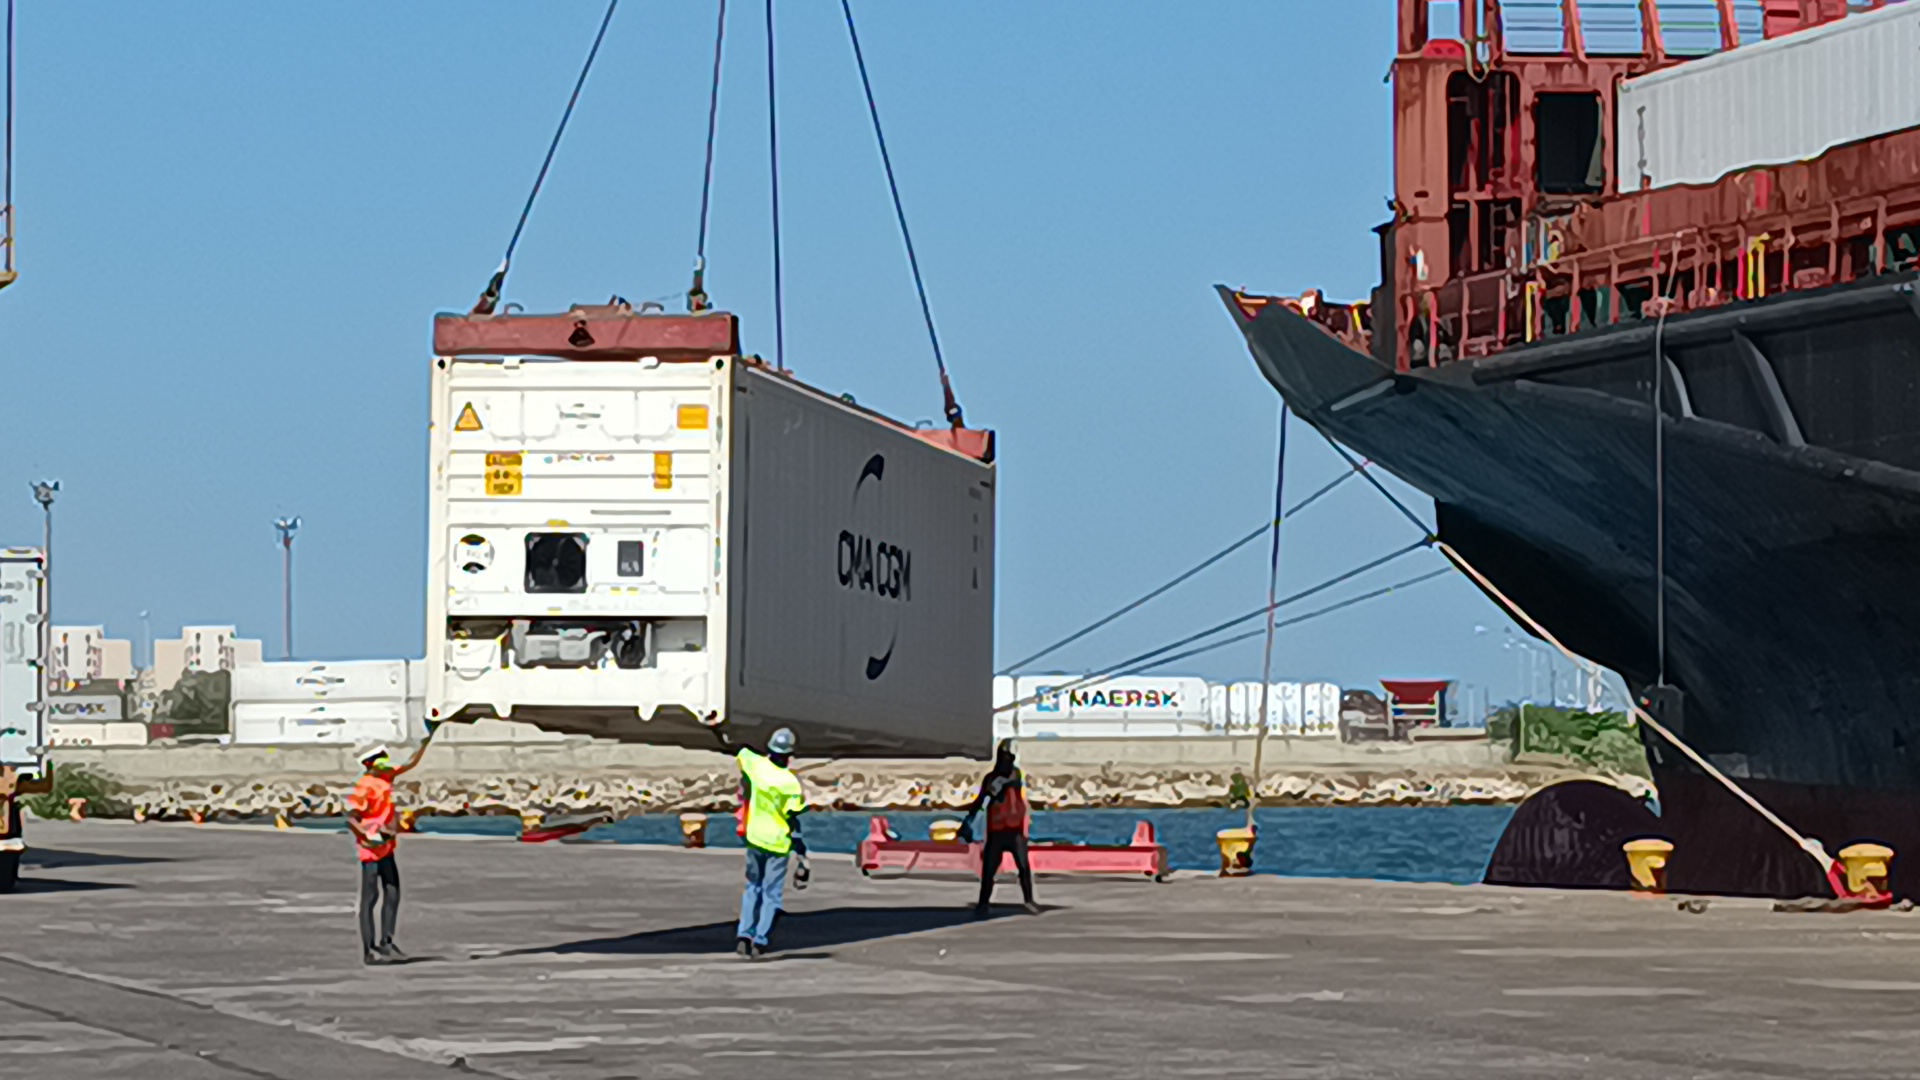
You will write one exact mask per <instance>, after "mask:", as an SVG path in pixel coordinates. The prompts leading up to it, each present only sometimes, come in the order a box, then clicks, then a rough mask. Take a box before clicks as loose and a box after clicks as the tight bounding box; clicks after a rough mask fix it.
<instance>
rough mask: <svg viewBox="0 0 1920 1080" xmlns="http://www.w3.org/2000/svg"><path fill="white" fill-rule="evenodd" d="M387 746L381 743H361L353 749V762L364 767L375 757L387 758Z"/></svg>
mask: <svg viewBox="0 0 1920 1080" xmlns="http://www.w3.org/2000/svg"><path fill="white" fill-rule="evenodd" d="M387 753H388V751H387V744H386V743H383V742H373V741H368V742H363V743H361V744H360V745H358V746H356V747H354V748H353V760H355V761H357V762H359V763H360V764H362V765H365V764H366V763H367V762H369V761H372V760H373V759H374V758H377V757H386V756H387Z"/></svg>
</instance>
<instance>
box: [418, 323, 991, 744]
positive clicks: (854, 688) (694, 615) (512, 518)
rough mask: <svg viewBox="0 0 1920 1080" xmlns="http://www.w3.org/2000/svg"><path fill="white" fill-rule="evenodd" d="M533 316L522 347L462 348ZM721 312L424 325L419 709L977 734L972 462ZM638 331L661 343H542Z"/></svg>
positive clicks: (978, 592)
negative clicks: (812, 378) (817, 378)
mask: <svg viewBox="0 0 1920 1080" xmlns="http://www.w3.org/2000/svg"><path fill="white" fill-rule="evenodd" d="M554 323H558V324H560V325H562V327H563V328H562V330H561V331H560V337H559V338H557V339H555V340H554V342H551V343H549V342H546V340H545V339H541V343H540V344H539V345H538V347H534V348H525V349H519V350H507V349H502V348H498V347H495V346H493V345H486V346H484V347H483V346H480V345H474V344H472V343H473V342H475V341H485V342H494V343H497V342H499V341H501V340H504V338H503V337H502V335H505V336H507V337H511V336H513V335H516V334H519V335H522V336H526V337H528V339H529V340H531V339H532V338H537V337H538V336H539V333H541V332H543V331H541V330H540V328H541V327H544V326H546V325H548V324H554ZM569 323H570V324H572V325H573V326H574V327H575V329H574V331H573V332H572V333H571V335H569V334H568V333H567V331H566V330H565V329H564V327H565V325H567V324H569ZM716 334H717V335H718V336H717V337H716ZM733 334H734V331H733V324H732V317H731V316H726V315H719V314H709V315H701V316H664V315H652V316H649V315H638V316H635V315H631V314H624V313H621V312H609V311H607V310H605V309H576V310H575V311H574V312H570V313H569V314H568V315H567V316H565V317H558V318H557V317H549V316H504V317H500V318H493V319H488V318H480V319H473V318H463V317H450V316H443V317H442V318H441V319H440V320H438V322H437V324H436V348H437V349H439V351H441V352H442V353H443V355H442V356H440V357H438V358H436V360H435V361H434V367H433V379H432V389H431V401H432V411H433V418H432V419H433V422H432V433H431V437H430V453H431V462H430V474H429V489H430V494H429V515H430V523H429V532H428V535H429V545H430V547H429V552H428V567H429V569H428V577H429V591H428V618H427V626H428V630H427V633H428V641H427V657H428V663H427V695H426V707H427V710H428V714H429V716H430V717H431V718H433V719H435V720H440V719H455V720H458V719H471V718H474V717H477V716H486V715H494V716H498V717H502V718H513V719H517V720H524V721H528V722H531V723H535V724H539V725H541V726H543V727H546V728H549V729H551V730H558V731H567V732H573V733H579V734H587V735H595V736H601V737H608V738H615V739H621V740H625V741H632V742H650V743H665V744H680V745H688V746H696V747H702V748H710V747H713V746H715V745H716V743H715V739H714V736H713V735H712V733H711V732H710V731H708V730H706V728H707V727H709V726H713V725H724V727H725V730H727V731H730V732H732V733H734V737H735V738H736V739H739V740H746V741H756V740H758V739H760V738H763V737H764V736H765V735H766V734H768V733H769V732H770V731H771V730H772V729H773V728H775V727H780V726H786V727H790V728H792V729H793V730H794V732H795V734H796V735H797V736H798V738H799V744H800V752H801V753H802V754H804V755H813V754H821V755H834V756H876V755H877V756H886V755H921V754H950V753H965V754H974V755H980V756H984V755H986V754H987V753H989V751H990V747H991V740H992V735H993V730H994V728H993V720H992V713H993V697H992V695H993V685H992V662H993V657H992V644H993V642H992V635H993V552H994V468H993V466H992V465H991V464H986V463H983V462H982V461H980V460H976V459H975V458H973V457H969V456H967V455H965V454H963V453H960V452H957V451H956V450H954V449H950V448H949V447H948V446H946V445H942V444H940V443H939V442H936V441H935V438H936V437H937V436H944V435H945V434H946V433H945V432H940V433H933V432H918V433H916V432H915V431H914V430H912V429H910V428H906V427H903V426H901V425H898V424H895V423H893V422H891V421H888V420H885V419H884V418H881V417H879V416H877V415H875V414H873V413H870V412H867V411H865V410H863V409H861V408H859V407H857V406H855V405H854V404H852V402H851V401H850V400H843V399H837V398H834V397H832V396H830V395H828V394H825V393H823V392H821V391H818V390H815V389H812V388H810V387H808V386H806V385H804V384H802V383H799V382H797V381H795V380H794V379H793V378H791V377H790V376H788V375H786V374H784V373H779V372H775V371H773V370H771V369H769V368H767V367H765V366H763V365H761V364H759V363H756V362H752V361H748V360H741V359H740V358H739V357H738V356H737V347H736V346H723V345H716V344H714V343H715V342H716V341H724V340H729V339H730V338H731V337H732V335H733ZM456 339H457V340H456ZM639 341H657V342H661V343H663V344H661V345H660V355H658V356H656V355H652V354H649V353H647V352H645V351H644V350H643V349H641V348H640V347H639V346H635V347H633V348H631V349H628V350H627V351H625V352H622V351H620V349H619V348H613V347H612V346H609V349H611V351H607V352H591V351H589V352H586V353H585V354H584V356H583V357H582V358H576V359H548V358H544V357H550V356H553V355H556V354H557V355H568V354H569V352H570V350H571V351H575V352H577V351H579V350H590V349H592V348H598V347H599V346H597V345H596V344H595V343H598V342H639ZM463 342H464V343H465V344H461V343H463ZM566 342H573V343H574V344H573V345H572V346H569V345H567V344H566ZM687 342H696V343H700V342H704V343H707V346H708V347H707V349H706V351H704V352H703V351H700V350H699V349H696V348H694V347H693V346H691V345H688V344H687ZM488 351H491V352H494V353H496V354H497V353H500V352H511V351H523V352H537V353H540V354H541V355H542V357H543V358H527V357H517V356H505V357H501V356H498V355H495V356H486V355H483V353H485V352H488ZM585 357H592V358H585ZM954 441H956V442H958V441H959V440H958V439H955V440H954ZM978 445H980V446H983V447H984V446H990V442H988V441H986V440H982V441H981V442H980V443H979V444H978ZM986 456H990V455H986Z"/></svg>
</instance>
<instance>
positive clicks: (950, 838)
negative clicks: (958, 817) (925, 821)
mask: <svg viewBox="0 0 1920 1080" xmlns="http://www.w3.org/2000/svg"><path fill="white" fill-rule="evenodd" d="M927 835H928V836H929V837H931V838H932V839H933V842H934V843H936V844H957V843H959V842H960V823H959V822H957V821H948V820H945V819H942V820H940V821H936V822H934V823H933V824H931V825H929V826H927Z"/></svg>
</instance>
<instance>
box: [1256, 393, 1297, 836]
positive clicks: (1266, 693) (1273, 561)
mask: <svg viewBox="0 0 1920 1080" xmlns="http://www.w3.org/2000/svg"><path fill="white" fill-rule="evenodd" d="M1288 412H1289V410H1288V408H1287V400H1286V399H1285V398H1281V399H1280V451H1279V460H1278V462H1277V463H1276V464H1275V465H1274V468H1273V472H1274V479H1273V553H1272V555H1271V556H1270V557H1269V558H1268V560H1267V643H1266V648H1265V649H1264V650H1262V654H1261V657H1260V735H1259V737H1258V738H1256V739H1255V740H1254V742H1253V779H1252V782H1251V784H1250V786H1249V788H1248V792H1247V828H1248V829H1252V828H1253V812H1254V810H1255V809H1257V808H1258V807H1259V805H1260V769H1261V766H1262V765H1263V764H1264V763H1265V753H1266V747H1267V727H1268V719H1269V718H1268V715H1267V708H1268V706H1269V705H1270V704H1271V696H1270V695H1271V694H1272V692H1273V636H1274V631H1275V630H1276V627H1275V626H1274V625H1273V609H1274V603H1275V601H1276V599H1277V598H1278V596H1279V592H1280V526H1281V525H1282V524H1283V523H1284V522H1285V521H1286V517H1287V515H1286V511H1285V510H1284V509H1283V508H1284V507H1285V506H1286V493H1287V415H1288Z"/></svg>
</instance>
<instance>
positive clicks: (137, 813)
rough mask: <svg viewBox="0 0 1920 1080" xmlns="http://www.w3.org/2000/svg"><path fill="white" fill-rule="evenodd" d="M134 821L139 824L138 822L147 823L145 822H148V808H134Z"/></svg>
mask: <svg viewBox="0 0 1920 1080" xmlns="http://www.w3.org/2000/svg"><path fill="white" fill-rule="evenodd" d="M133 820H134V821H136V822H138V821H145V820H147V808H146V807H144V806H136V807H134V808H133Z"/></svg>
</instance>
